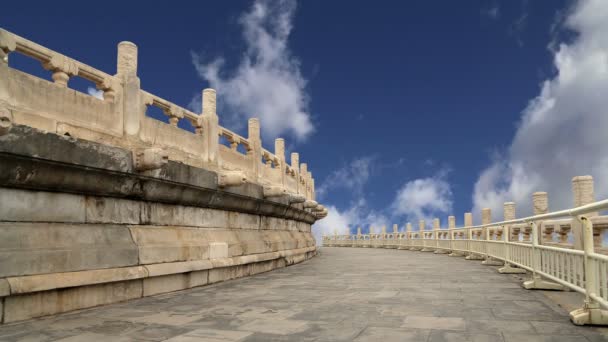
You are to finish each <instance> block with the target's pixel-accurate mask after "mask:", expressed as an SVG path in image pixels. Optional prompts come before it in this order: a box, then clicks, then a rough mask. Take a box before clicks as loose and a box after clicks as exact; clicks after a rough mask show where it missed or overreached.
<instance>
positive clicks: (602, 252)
mask: <svg viewBox="0 0 608 342" xmlns="http://www.w3.org/2000/svg"><path fill="white" fill-rule="evenodd" d="M573 189H574V198H575V205H576V207H575V208H573V209H568V210H561V211H556V212H548V210H547V203H548V200H547V193H544V192H542V193H535V194H534V195H533V205H534V208H535V210H534V213H535V215H533V216H529V217H525V218H519V219H516V218H515V203H513V202H508V203H505V205H504V217H505V219H504V221H502V222H491V212H490V209H483V210H482V224H481V225H473V224H472V215H471V213H466V214H465V218H464V221H465V225H464V227H460V228H457V227H456V226H455V218H454V216H450V217H449V219H448V222H449V223H448V227H447V229H441V228H440V222H439V219H434V220H433V229H432V230H426V229H425V228H426V224H425V222H424V221H423V220H421V221H420V222H419V230H418V231H413V230H412V225H411V224H410V223H408V224H407V226H406V230H405V231H399V229H398V226H397V225H393V232H387V231H386V228H385V227H384V228H383V229H382V232H381V233H379V234H378V233H374V231H373V227H370V233H369V234H362V233H361V228H359V229H358V233H357V234H353V235H350V234H346V235H338V234H334V235H325V236H323V246H328V247H368V248H396V249H403V250H412V251H422V252H434V253H435V254H449V255H450V256H463V257H465V258H466V259H467V260H483V261H482V263H483V264H484V265H494V266H502V267H501V268H499V269H498V272H500V273H527V272H531V273H532V276H531V278H530V279H529V280H527V281H525V282H524V284H523V286H524V287H525V288H526V289H544V290H565V289H570V290H574V291H577V292H580V293H582V294H583V295H585V303H584V306H583V307H582V308H581V309H578V310H575V311H572V312H571V313H570V318H571V320H572V322H573V323H575V324H578V325H583V324H602V325H606V324H608V256H607V255H606V249H605V248H604V247H603V234H602V233H603V231H604V229H605V228H608V224H607V223H608V217H606V216H599V215H598V212H600V211H602V210H607V209H608V199H606V200H603V201H598V202H594V201H593V179H592V178H591V177H590V176H582V177H575V178H574V179H573ZM585 202H586V203H585Z"/></svg>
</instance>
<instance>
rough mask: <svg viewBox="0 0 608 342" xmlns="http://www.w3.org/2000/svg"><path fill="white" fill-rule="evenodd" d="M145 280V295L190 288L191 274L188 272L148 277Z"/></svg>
mask: <svg viewBox="0 0 608 342" xmlns="http://www.w3.org/2000/svg"><path fill="white" fill-rule="evenodd" d="M143 281H144V282H143V290H144V294H143V295H144V297H145V296H152V295H155V294H159V293H166V292H173V291H179V290H185V289H187V288H190V275H189V274H188V273H178V274H171V275H166V276H160V277H152V278H146V279H144V280H143Z"/></svg>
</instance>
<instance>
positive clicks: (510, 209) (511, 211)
mask: <svg viewBox="0 0 608 342" xmlns="http://www.w3.org/2000/svg"><path fill="white" fill-rule="evenodd" d="M502 208H503V209H502V211H503V219H504V221H511V220H515V202H505V203H503V205H502ZM510 227H511V225H508V226H505V227H503V228H502V229H503V232H502V233H503V237H505V239H506V240H505V241H507V242H508V241H511V228H510Z"/></svg>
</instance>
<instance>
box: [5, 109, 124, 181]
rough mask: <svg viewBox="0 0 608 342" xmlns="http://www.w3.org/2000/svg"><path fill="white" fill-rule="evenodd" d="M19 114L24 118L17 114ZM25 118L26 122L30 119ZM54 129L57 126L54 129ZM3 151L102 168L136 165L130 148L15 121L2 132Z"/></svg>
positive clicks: (50, 125) (45, 125) (116, 169)
mask: <svg viewBox="0 0 608 342" xmlns="http://www.w3.org/2000/svg"><path fill="white" fill-rule="evenodd" d="M17 117H18V118H25V116H23V115H18V116H17ZM27 120H28V121H27V122H29V123H32V120H31V119H27ZM38 120H43V121H44V122H43V124H42V125H41V128H43V129H46V128H52V126H53V125H54V123H53V122H47V121H46V120H44V119H38ZM27 122H26V123H27ZM53 131H54V130H53ZM0 152H9V153H12V154H18V155H23V156H30V157H36V158H43V159H48V160H55V161H60V162H66V163H70V164H77V165H84V166H90V167H95V168H100V169H106V170H113V171H123V172H129V171H131V170H132V169H133V160H132V157H131V152H129V151H127V150H125V149H121V148H117V147H112V146H108V145H104V144H99V143H95V142H91V141H86V140H76V139H74V138H71V137H68V136H64V135H58V134H54V132H52V133H48V132H44V131H39V130H36V129H34V128H31V127H27V126H19V125H13V128H12V129H11V131H10V132H9V133H8V134H6V135H3V136H0Z"/></svg>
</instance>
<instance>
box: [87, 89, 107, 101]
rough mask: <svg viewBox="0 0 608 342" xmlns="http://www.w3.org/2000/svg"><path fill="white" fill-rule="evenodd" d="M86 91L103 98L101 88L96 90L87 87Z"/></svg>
mask: <svg viewBox="0 0 608 342" xmlns="http://www.w3.org/2000/svg"><path fill="white" fill-rule="evenodd" d="M87 93H88V94H89V95H91V96H94V97H96V98H98V99H100V100H103V90H97V89H95V88H93V87H88V88H87Z"/></svg>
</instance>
